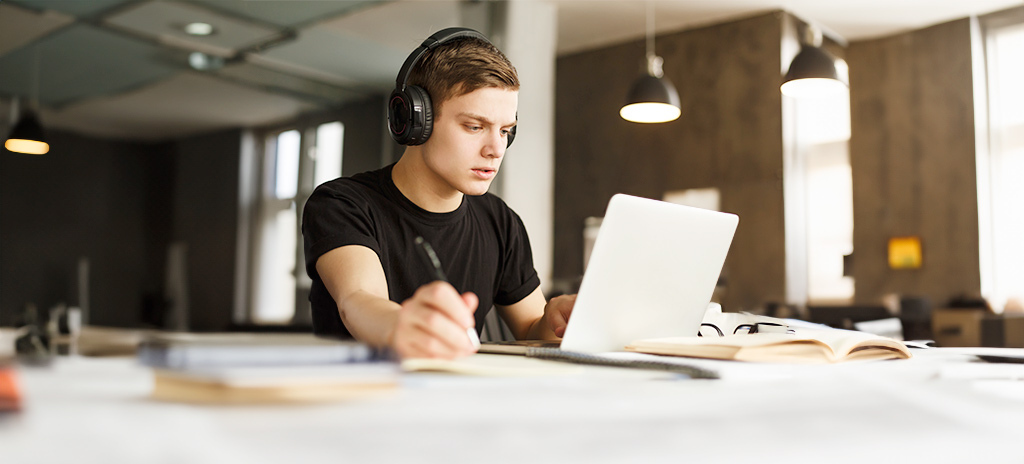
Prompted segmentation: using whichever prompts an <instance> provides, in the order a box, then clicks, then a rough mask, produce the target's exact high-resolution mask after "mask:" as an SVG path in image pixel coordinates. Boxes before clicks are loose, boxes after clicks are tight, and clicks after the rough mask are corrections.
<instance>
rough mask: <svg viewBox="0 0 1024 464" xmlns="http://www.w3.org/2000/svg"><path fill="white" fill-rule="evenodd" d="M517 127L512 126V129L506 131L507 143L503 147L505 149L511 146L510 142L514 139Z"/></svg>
mask: <svg viewBox="0 0 1024 464" xmlns="http://www.w3.org/2000/svg"><path fill="white" fill-rule="evenodd" d="M517 127H519V126H512V129H511V130H509V131H508V143H507V144H506V145H505V148H508V147H511V146H512V141H513V140H515V139H516V128H517Z"/></svg>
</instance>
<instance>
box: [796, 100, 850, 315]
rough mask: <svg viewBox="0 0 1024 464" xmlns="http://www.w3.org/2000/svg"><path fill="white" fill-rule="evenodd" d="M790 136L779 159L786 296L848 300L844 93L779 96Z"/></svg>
mask: <svg viewBox="0 0 1024 464" xmlns="http://www.w3.org/2000/svg"><path fill="white" fill-rule="evenodd" d="M783 98H784V99H785V100H786V101H785V102H784V108H785V110H784V111H785V114H786V115H787V116H786V117H787V119H788V121H789V123H788V124H787V127H788V128H789V129H788V130H789V131H791V132H790V137H788V138H789V140H790V141H791V142H790V144H789V145H788V148H787V150H786V152H787V158H786V162H785V163H784V181H785V184H784V185H785V186H784V189H785V209H786V255H787V263H786V267H787V282H788V283H787V295H788V296H787V300H788V301H789V302H790V303H795V304H804V303H812V304H830V303H831V304H848V303H850V302H852V300H853V296H854V282H853V277H849V276H846V275H844V274H845V272H844V271H845V269H844V257H845V256H847V255H850V254H851V253H853V180H852V179H853V177H852V170H851V168H850V148H849V142H850V96H849V94H848V93H842V94H839V95H833V96H829V97H822V98H813V99H807V98H801V99H796V98H792V97H788V96H784V97H783Z"/></svg>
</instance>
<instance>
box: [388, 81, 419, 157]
mask: <svg viewBox="0 0 1024 464" xmlns="http://www.w3.org/2000/svg"><path fill="white" fill-rule="evenodd" d="M410 103H411V102H410V101H409V95H407V94H406V93H405V92H403V91H401V90H398V89H395V91H394V92H391V98H389V99H388V132H389V133H391V138H392V139H394V140H395V142H397V143H398V144H399V145H407V144H408V143H409V135H410V132H412V126H413V124H412V111H411V108H412V106H411V104H410Z"/></svg>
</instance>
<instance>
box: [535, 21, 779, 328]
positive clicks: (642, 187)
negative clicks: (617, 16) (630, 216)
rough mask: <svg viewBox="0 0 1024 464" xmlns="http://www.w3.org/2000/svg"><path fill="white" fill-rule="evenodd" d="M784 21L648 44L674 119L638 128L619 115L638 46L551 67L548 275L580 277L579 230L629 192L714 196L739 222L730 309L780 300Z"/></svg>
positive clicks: (640, 59) (640, 58)
mask: <svg viewBox="0 0 1024 464" xmlns="http://www.w3.org/2000/svg"><path fill="white" fill-rule="evenodd" d="M783 15H784V14H783V13H781V12H772V13H768V14H762V15H759V16H756V17H752V18H746V19H742V20H738V21H734V22H730V23H725V24H718V25H714V26H709V27H704V28H700V29H693V30H687V31H682V32H679V33H675V34H667V35H662V36H659V37H657V39H656V47H657V53H658V55H660V56H662V57H663V58H664V59H665V75H666V77H668V78H669V79H670V80H671V81H672V82H673V83H674V84H675V86H676V88H677V89H678V90H679V96H680V100H681V103H682V116H681V117H680V119H678V120H676V121H674V122H670V123H665V124H652V125H645V124H636V123H631V122H627V121H625V120H623V119H622V118H620V117H619V114H618V112H619V108H620V107H621V106H622V104H623V102H624V100H625V98H626V93H627V92H628V91H629V87H630V85H631V83H632V82H633V80H634V79H635V78H636V77H637V76H639V74H640V73H641V72H642V70H643V65H644V53H645V52H644V42H643V41H635V42H629V43H625V44H621V45H617V46H612V47H608V48H604V49H600V50H594V51H587V52H582V53H578V54H575V55H569V56H564V57H561V58H559V59H558V62H557V77H556V107H555V111H556V123H555V126H556V142H555V143H556V145H555V149H556V159H555V262H554V275H555V277H556V278H557V279H561V280H563V281H566V282H573V281H575V280H576V279H577V278H578V277H579V276H580V275H581V273H582V270H583V251H582V250H583V238H582V231H583V223H584V219H585V218H586V217H588V216H603V215H604V209H605V207H606V205H607V202H608V200H609V198H611V196H612V195H614V194H615V193H627V194H631V195H638V196H643V197H649V198H657V199H660V198H661V197H662V195H663V194H664V192H666V191H670V190H678V189H688V188H705V187H717V188H718V189H720V191H721V195H722V209H724V210H725V211H728V212H732V213H736V214H738V215H739V216H740V225H739V229H738V231H737V233H736V239H735V241H734V242H733V246H732V249H731V251H730V253H729V258H728V260H727V262H726V269H725V274H726V276H727V277H728V288H727V291H726V294H725V295H724V299H723V303H724V306H725V307H726V309H727V310H740V309H751V308H753V307H755V306H758V305H761V304H763V303H764V302H765V301H782V300H783V298H784V296H785V295H784V291H785V270H784V264H785V259H784V227H783V209H782V208H783V202H782V159H783V157H782V109H781V107H782V97H781V94H780V92H779V84H780V83H781V77H780V72H779V68H780V40H781V34H782V18H783V17H784V16H783Z"/></svg>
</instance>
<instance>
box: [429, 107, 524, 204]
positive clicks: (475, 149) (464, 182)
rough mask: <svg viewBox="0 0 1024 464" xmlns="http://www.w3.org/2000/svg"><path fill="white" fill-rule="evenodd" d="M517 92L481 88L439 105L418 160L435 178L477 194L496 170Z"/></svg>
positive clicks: (511, 123)
mask: <svg viewBox="0 0 1024 464" xmlns="http://www.w3.org/2000/svg"><path fill="white" fill-rule="evenodd" d="M518 105H519V92H518V91H515V90H507V89H499V88H495V87H484V88H481V89H477V90H474V91H472V92H470V93H467V94H465V95H462V96H459V97H455V98H452V99H450V100H448V101H445V102H444V103H443V104H442V108H439V110H440V115H438V117H437V118H436V119H435V120H434V131H433V132H432V133H431V135H430V138H429V139H427V142H426V143H424V144H423V159H424V161H425V163H426V164H427V167H429V168H430V170H431V171H433V172H434V174H436V175H437V178H438V180H440V181H441V182H440V183H441V184H443V185H442V188H446V187H449V188H451V189H454V190H458V191H459V192H462V193H464V194H466V195H483V194H484V193H486V192H487V188H488V187H489V186H490V185H491V181H492V180H494V176H495V175H496V174H497V173H498V167H499V166H501V159H502V157H504V156H505V147H506V146H507V145H508V133H509V131H510V130H511V129H512V127H513V126H515V125H516V110H517V108H518Z"/></svg>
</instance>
